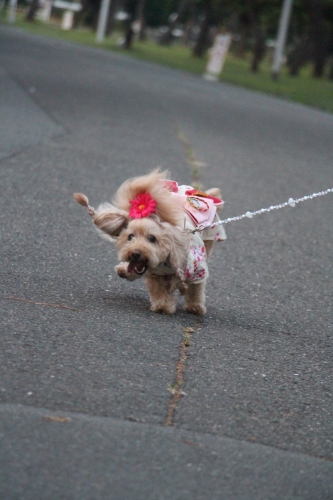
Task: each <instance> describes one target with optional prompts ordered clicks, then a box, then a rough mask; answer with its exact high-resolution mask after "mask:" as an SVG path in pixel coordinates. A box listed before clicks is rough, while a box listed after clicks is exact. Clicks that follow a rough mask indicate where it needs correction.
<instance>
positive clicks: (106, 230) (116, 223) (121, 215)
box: [73, 193, 128, 238]
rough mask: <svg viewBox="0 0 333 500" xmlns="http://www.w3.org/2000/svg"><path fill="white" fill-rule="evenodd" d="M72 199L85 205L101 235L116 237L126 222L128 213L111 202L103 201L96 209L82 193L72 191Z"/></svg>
mask: <svg viewBox="0 0 333 500" xmlns="http://www.w3.org/2000/svg"><path fill="white" fill-rule="evenodd" d="M73 196H74V200H75V201H77V202H78V203H79V204H80V205H82V206H83V207H87V209H88V213H89V215H90V216H91V217H92V218H93V223H94V225H95V227H96V229H97V230H99V231H101V236H102V235H104V236H109V237H111V238H117V237H118V236H119V234H120V233H121V231H122V230H123V229H124V228H125V227H126V226H127V224H128V214H127V212H125V211H124V210H120V209H119V208H116V207H114V206H113V205H111V203H103V204H102V205H100V206H99V207H98V208H97V210H95V209H94V208H93V207H91V206H90V205H89V200H88V198H87V197H86V195H84V194H82V193H74V195H73Z"/></svg>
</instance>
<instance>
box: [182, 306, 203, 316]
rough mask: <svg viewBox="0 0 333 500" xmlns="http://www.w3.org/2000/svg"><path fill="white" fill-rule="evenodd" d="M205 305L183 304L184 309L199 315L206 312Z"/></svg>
mask: <svg viewBox="0 0 333 500" xmlns="http://www.w3.org/2000/svg"><path fill="white" fill-rule="evenodd" d="M206 310H207V309H206V307H205V306H203V305H202V304H188V305H186V306H185V311H186V312H188V313H191V314H196V315H197V316H198V315H201V314H206Z"/></svg>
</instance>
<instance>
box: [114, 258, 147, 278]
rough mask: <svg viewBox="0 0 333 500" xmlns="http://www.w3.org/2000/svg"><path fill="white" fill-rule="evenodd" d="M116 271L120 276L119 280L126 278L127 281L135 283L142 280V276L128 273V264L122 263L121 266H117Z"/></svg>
mask: <svg viewBox="0 0 333 500" xmlns="http://www.w3.org/2000/svg"><path fill="white" fill-rule="evenodd" d="M114 270H115V271H116V273H117V274H118V276H119V278H125V279H126V280H127V281H134V280H137V279H138V278H141V276H139V275H138V274H136V273H129V272H128V262H120V264H118V265H117V266H115V268H114Z"/></svg>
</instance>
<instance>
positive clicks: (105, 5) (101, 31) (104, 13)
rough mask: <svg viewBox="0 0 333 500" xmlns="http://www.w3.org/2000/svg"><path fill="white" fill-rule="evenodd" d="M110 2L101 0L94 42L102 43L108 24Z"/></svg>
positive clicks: (109, 0)
mask: <svg viewBox="0 0 333 500" xmlns="http://www.w3.org/2000/svg"><path fill="white" fill-rule="evenodd" d="M110 5H111V0H102V3H101V7H100V9H99V15H98V25H97V35H96V42H99V43H101V42H103V40H104V37H105V31H106V24H107V22H108V17H109V10H110Z"/></svg>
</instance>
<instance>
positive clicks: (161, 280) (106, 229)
mask: <svg viewBox="0 0 333 500" xmlns="http://www.w3.org/2000/svg"><path fill="white" fill-rule="evenodd" d="M166 179H167V172H162V173H161V172H159V171H158V170H154V171H153V172H151V173H150V174H148V175H145V176H141V177H136V178H133V179H129V180H127V181H125V182H124V183H123V184H122V185H121V186H120V188H119V189H118V191H117V192H116V194H115V197H114V199H113V203H112V204H110V203H104V204H102V205H100V206H99V207H98V209H97V210H94V209H93V208H92V207H90V206H89V201H88V198H87V197H86V196H85V195H83V194H81V193H75V194H74V198H75V200H76V201H77V202H78V203H80V205H83V206H86V207H87V208H88V212H89V214H90V215H91V217H92V219H93V223H94V226H95V227H96V229H97V230H98V231H99V233H100V234H101V235H104V236H106V237H107V238H109V239H111V240H115V241H116V247H117V250H118V258H119V260H120V264H118V265H117V266H116V267H115V270H116V272H117V274H118V276H120V277H121V278H125V279H127V280H128V281H134V280H135V279H138V278H141V277H142V278H143V279H144V281H145V284H146V286H147V289H148V292H149V296H150V302H151V310H152V311H154V312H158V313H164V314H172V313H174V312H175V310H176V302H177V301H176V294H175V292H176V290H179V291H180V293H181V294H182V295H184V299H185V304H184V307H185V310H186V311H187V312H189V313H193V314H204V313H205V312H206V307H205V286H206V282H205V281H203V282H201V283H198V284H196V283H185V282H184V270H185V267H186V262H187V256H188V249H189V243H190V235H189V233H188V232H187V231H185V230H184V213H183V211H182V210H180V209H178V208H177V207H175V206H174V204H173V203H172V199H171V195H170V193H169V192H168V190H167V189H163V181H164V180H166ZM139 193H150V195H151V196H152V198H154V199H155V200H156V201H157V206H156V213H154V214H151V215H150V216H149V217H144V218H139V219H131V218H130V217H129V210H130V200H132V199H134V198H135V197H136V195H137V194H139ZM207 193H209V194H211V195H213V196H216V197H220V191H219V190H218V189H217V188H214V189H211V190H209V191H207ZM204 244H205V248H206V253H207V257H210V255H211V253H212V249H213V241H211V240H209V241H204ZM164 268H165V270H166V271H165V273H163V274H161V269H164ZM141 273H142V274H141Z"/></svg>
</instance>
